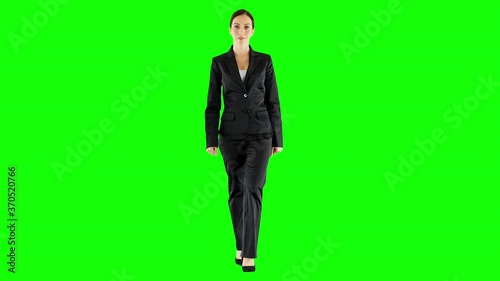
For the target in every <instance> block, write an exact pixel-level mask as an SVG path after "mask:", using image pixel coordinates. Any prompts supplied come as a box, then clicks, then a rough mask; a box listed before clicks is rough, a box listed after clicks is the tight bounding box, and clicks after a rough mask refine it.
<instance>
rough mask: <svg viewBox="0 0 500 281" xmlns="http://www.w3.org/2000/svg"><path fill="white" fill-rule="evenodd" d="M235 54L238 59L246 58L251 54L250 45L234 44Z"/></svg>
mask: <svg viewBox="0 0 500 281" xmlns="http://www.w3.org/2000/svg"><path fill="white" fill-rule="evenodd" d="M233 52H234V55H235V56H237V57H240V56H246V55H248V53H249V52H250V47H249V45H248V44H245V45H241V44H233Z"/></svg>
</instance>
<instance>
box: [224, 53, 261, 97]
mask: <svg viewBox="0 0 500 281" xmlns="http://www.w3.org/2000/svg"><path fill="white" fill-rule="evenodd" d="M259 63H260V56H259V55H257V53H256V52H255V51H254V50H253V49H252V46H250V56H249V62H248V70H247V73H246V76H245V83H243V81H241V76H240V72H239V70H238V63H237V62H236V57H235V56H234V52H233V46H232V45H231V48H229V51H228V52H227V53H226V58H225V64H226V67H227V68H228V69H229V73H231V76H232V77H233V79H234V80H236V81H238V82H237V83H238V85H240V87H241V88H243V89H245V90H246V85H247V82H248V80H249V78H250V76H251V75H252V73H253V72H254V71H255V69H256V68H257V66H258V65H259Z"/></svg>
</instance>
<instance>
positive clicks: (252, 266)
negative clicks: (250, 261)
mask: <svg viewBox="0 0 500 281" xmlns="http://www.w3.org/2000/svg"><path fill="white" fill-rule="evenodd" d="M241 268H243V271H244V272H254V271H255V265H251V266H249V265H247V266H242V267H241Z"/></svg>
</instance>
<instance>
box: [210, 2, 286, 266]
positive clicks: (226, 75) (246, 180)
mask: <svg viewBox="0 0 500 281" xmlns="http://www.w3.org/2000/svg"><path fill="white" fill-rule="evenodd" d="M229 32H230V34H231V36H232V37H233V45H232V46H231V48H230V49H229V51H228V52H226V53H223V54H221V55H219V56H216V57H213V58H212V65H211V69H210V84H209V89H208V102H207V108H206V110H205V131H206V150H207V152H208V153H210V154H211V155H214V156H215V155H217V146H218V147H219V148H220V151H221V155H222V157H223V159H224V165H225V169H226V173H227V175H228V181H229V183H228V185H229V200H228V204H229V210H230V212H231V219H232V223H233V229H234V234H235V237H236V263H237V264H239V265H242V268H243V271H245V272H250V271H255V263H254V259H255V258H257V239H258V233H259V225H260V215H261V210H262V189H263V187H264V184H265V181H266V171H267V164H268V161H269V157H270V156H272V155H274V154H275V153H279V152H281V150H282V149H283V135H282V129H281V112H280V103H279V98H278V88H277V85H276V78H275V75H274V67H273V63H272V60H271V56H269V55H268V54H264V53H260V52H256V51H254V50H253V49H252V47H251V46H250V44H249V41H250V38H251V37H252V35H253V33H254V20H253V17H252V15H251V14H250V13H249V12H248V11H246V10H243V9H241V10H238V11H236V12H234V14H233V15H232V17H231V20H230V21H229ZM221 86H224V92H223V97H224V111H223V113H222V116H220V109H221ZM219 117H221V118H220V119H221V124H220V129H219ZM218 137H219V138H218Z"/></svg>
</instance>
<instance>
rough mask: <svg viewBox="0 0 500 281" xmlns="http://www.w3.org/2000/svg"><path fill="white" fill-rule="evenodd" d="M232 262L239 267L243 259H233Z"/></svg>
mask: <svg viewBox="0 0 500 281" xmlns="http://www.w3.org/2000/svg"><path fill="white" fill-rule="evenodd" d="M234 261H235V262H236V264H237V265H241V264H242V263H243V259H237V258H235V259H234Z"/></svg>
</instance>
